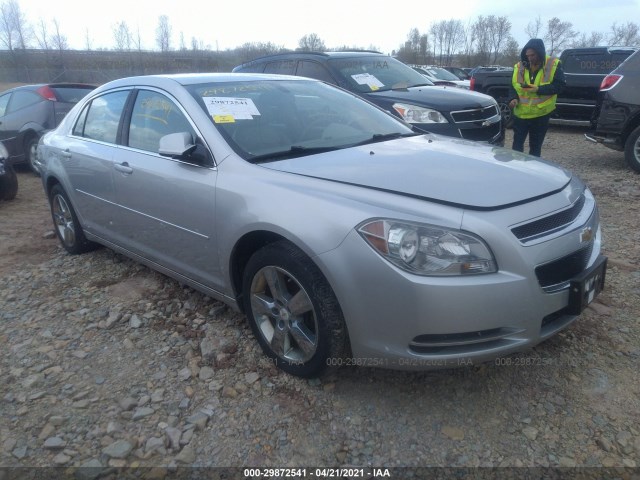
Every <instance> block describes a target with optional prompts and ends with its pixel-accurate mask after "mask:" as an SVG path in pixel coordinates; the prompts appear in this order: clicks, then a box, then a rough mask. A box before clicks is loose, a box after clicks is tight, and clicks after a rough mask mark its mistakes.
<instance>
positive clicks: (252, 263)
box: [243, 241, 348, 378]
mask: <svg viewBox="0 0 640 480" xmlns="http://www.w3.org/2000/svg"><path fill="white" fill-rule="evenodd" d="M275 292H277V293H275ZM243 303H244V308H245V312H246V314H247V318H248V320H249V324H250V325H251V328H252V330H253V333H254V335H255V336H256V338H257V339H258V342H259V343H260V346H261V347H262V349H263V351H264V353H265V354H266V355H267V356H269V357H270V358H271V359H272V360H273V362H274V363H275V365H276V366H277V367H278V368H280V369H282V370H284V371H285V372H287V373H290V374H292V375H296V376H298V377H303V378H309V377H314V376H318V375H320V374H321V373H322V372H323V371H324V370H325V369H326V368H327V366H330V365H337V364H339V363H340V360H341V359H342V358H343V356H344V354H345V351H346V349H347V344H348V341H347V330H346V326H345V323H344V317H343V315H342V310H341V309H340V305H339V304H338V300H337V299H336V296H335V294H334V293H333V290H332V289H331V286H330V285H329V283H328V282H327V280H326V279H325V277H324V275H322V273H321V272H320V270H319V269H318V267H317V266H316V265H315V264H314V263H313V262H312V261H311V259H309V257H307V256H306V255H305V254H304V253H303V252H302V251H301V250H299V249H298V248H296V247H295V246H293V245H292V244H290V243H288V242H286V241H280V242H276V243H273V244H270V245H267V246H266V247H264V248H262V249H260V250H258V251H257V252H256V253H254V254H253V256H252V257H251V258H250V259H249V262H248V263H247V266H246V268H245V271H244V275H243Z"/></svg>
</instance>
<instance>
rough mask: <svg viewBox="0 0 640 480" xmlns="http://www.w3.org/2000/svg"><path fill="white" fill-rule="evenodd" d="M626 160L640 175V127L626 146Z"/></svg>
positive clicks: (629, 138) (631, 135)
mask: <svg viewBox="0 0 640 480" xmlns="http://www.w3.org/2000/svg"><path fill="white" fill-rule="evenodd" d="M624 158H625V160H626V161H627V165H629V166H630V167H631V168H632V169H634V170H635V171H636V172H638V173H640V127H637V128H636V129H635V130H634V131H633V132H631V134H630V135H629V137H628V138H627V142H626V143H625V146H624Z"/></svg>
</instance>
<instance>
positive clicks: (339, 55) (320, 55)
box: [236, 50, 393, 68]
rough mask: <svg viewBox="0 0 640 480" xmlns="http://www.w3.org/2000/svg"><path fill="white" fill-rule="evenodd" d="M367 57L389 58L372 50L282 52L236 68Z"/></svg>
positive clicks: (258, 58)
mask: <svg viewBox="0 0 640 480" xmlns="http://www.w3.org/2000/svg"><path fill="white" fill-rule="evenodd" d="M356 55H357V56H369V57H380V56H383V57H389V55H386V54H384V53H381V52H378V51H374V50H346V51H340V52H302V51H300V52H295V51H294V52H282V53H272V54H269V55H264V56H262V57H257V58H254V59H253V60H250V61H248V62H244V63H242V64H240V65H238V66H237V67H236V68H241V67H245V66H247V65H252V64H254V63H261V62H265V61H268V60H270V59H272V58H273V59H274V60H275V59H283V58H292V59H293V58H300V57H316V58H324V59H329V58H348V57H353V56H356ZM389 58H393V57H389Z"/></svg>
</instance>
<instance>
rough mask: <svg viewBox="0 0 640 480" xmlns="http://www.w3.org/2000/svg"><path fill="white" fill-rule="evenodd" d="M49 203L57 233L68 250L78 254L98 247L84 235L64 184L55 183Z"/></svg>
mask: <svg viewBox="0 0 640 480" xmlns="http://www.w3.org/2000/svg"><path fill="white" fill-rule="evenodd" d="M49 205H50V206H51V218H52V219H53V227H54V229H55V232H56V235H57V237H58V239H59V240H60V243H61V244H62V246H63V247H64V249H65V250H66V251H67V252H69V253H71V254H73V255H77V254H80V253H85V252H88V251H90V250H93V249H95V248H96V246H97V245H96V244H95V243H93V242H90V241H89V240H87V239H86V237H85V236H84V232H83V231H82V226H81V225H80V222H79V221H78V217H77V216H76V212H75V210H74V209H73V207H72V206H71V202H70V201H69V197H67V193H66V192H65V191H64V189H63V188H62V186H60V185H54V187H53V188H52V189H51V193H50V195H49Z"/></svg>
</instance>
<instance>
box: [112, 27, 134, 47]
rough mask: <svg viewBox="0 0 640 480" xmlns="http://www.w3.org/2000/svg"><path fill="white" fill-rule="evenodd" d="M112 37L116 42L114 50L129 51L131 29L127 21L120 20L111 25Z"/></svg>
mask: <svg viewBox="0 0 640 480" xmlns="http://www.w3.org/2000/svg"><path fill="white" fill-rule="evenodd" d="M113 39H114V40H115V42H116V50H118V51H120V52H129V51H131V43H132V38H131V30H130V29H129V25H127V22H125V21H124V20H122V21H121V22H118V23H116V25H115V26H114V27H113Z"/></svg>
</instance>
